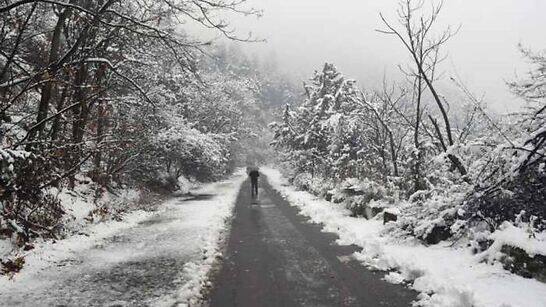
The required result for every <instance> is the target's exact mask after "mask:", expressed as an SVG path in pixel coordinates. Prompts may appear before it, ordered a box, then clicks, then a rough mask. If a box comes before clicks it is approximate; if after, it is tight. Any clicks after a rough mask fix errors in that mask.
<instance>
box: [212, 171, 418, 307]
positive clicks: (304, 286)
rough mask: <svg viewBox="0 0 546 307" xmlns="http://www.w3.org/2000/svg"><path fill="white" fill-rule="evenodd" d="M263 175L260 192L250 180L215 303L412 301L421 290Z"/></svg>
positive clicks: (215, 306)
mask: <svg viewBox="0 0 546 307" xmlns="http://www.w3.org/2000/svg"><path fill="white" fill-rule="evenodd" d="M260 178H261V180H260V181H261V182H260V184H261V186H260V195H259V197H258V198H252V197H251V193H250V183H249V182H246V183H245V184H244V185H243V189H242V190H241V192H240V194H239V196H238V199H237V205H236V209H235V217H234V220H233V222H232V230H231V235H230V238H229V241H228V242H227V251H226V256H225V258H224V262H223V264H222V267H221V269H220V270H219V272H218V273H217V275H216V276H215V277H214V278H213V284H214V288H213V290H212V292H211V293H210V300H209V303H210V305H211V306H212V307H230V306H241V307H247V306H248V307H258V306H261V307H268V306H317V307H318V306H410V305H411V302H412V301H413V300H414V299H415V298H416V295H417V293H415V292H413V291H411V290H409V289H407V288H406V287H404V286H401V285H394V284H390V283H387V282H385V281H383V280H382V277H383V276H384V273H381V272H373V271H370V270H368V269H366V268H365V267H364V266H362V265H361V264H359V263H358V262H357V261H355V260H353V259H352V257H351V255H352V254H353V253H354V252H355V251H357V250H358V248H357V247H355V246H339V245H337V244H335V240H336V239H337V236H336V235H334V234H331V233H324V232H321V226H320V225H316V224H311V223H307V222H306V221H307V220H306V218H304V217H303V216H300V215H298V209H297V208H295V207H292V206H290V205H289V204H288V203H287V201H286V200H284V199H283V198H282V196H281V195H280V194H278V193H277V192H276V191H274V190H273V189H272V188H271V186H270V185H269V184H268V183H266V182H265V181H266V178H265V176H262V177H260Z"/></svg>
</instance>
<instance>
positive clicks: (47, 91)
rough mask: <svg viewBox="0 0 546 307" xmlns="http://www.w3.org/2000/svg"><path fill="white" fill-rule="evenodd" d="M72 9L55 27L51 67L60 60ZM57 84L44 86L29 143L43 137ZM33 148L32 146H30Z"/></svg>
mask: <svg viewBox="0 0 546 307" xmlns="http://www.w3.org/2000/svg"><path fill="white" fill-rule="evenodd" d="M70 12H71V9H70V8H65V9H64V10H63V11H62V13H61V14H60V15H59V19H58V20H57V24H56V25H55V29H54V31H53V37H52V38H51V47H50V49H49V60H48V63H47V65H48V66H49V65H51V64H53V63H55V62H56V61H57V60H58V59H59V51H60V49H61V33H62V30H63V27H64V23H65V21H66V19H67V18H68V16H69V15H70ZM46 78H52V79H54V76H52V75H48V76H46ZM54 86H55V82H54V81H53V80H50V81H48V82H46V83H45V84H44V85H43V86H42V96H41V97H40V103H39V104H38V116H37V118H36V123H40V124H39V126H38V127H37V128H36V130H34V131H32V132H31V134H30V135H29V137H28V141H29V142H32V141H33V140H34V138H35V137H36V135H38V136H39V137H42V135H43V131H44V128H45V122H42V121H43V120H44V119H46V118H47V113H48V109H49V102H50V100H51V97H52V95H53V90H54ZM28 146H31V145H28Z"/></svg>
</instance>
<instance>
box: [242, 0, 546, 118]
mask: <svg viewBox="0 0 546 307" xmlns="http://www.w3.org/2000/svg"><path fill="white" fill-rule="evenodd" d="M249 3H250V5H251V6H253V7H256V8H260V9H263V11H264V17H262V18H260V19H258V20H256V19H255V18H237V19H236V20H235V21H234V22H232V24H233V25H234V26H235V27H236V28H237V30H239V31H240V33H245V34H246V33H247V32H248V31H252V32H253V34H255V35H256V36H258V37H262V38H265V39H267V43H265V44H259V45H256V44H254V45H245V46H243V48H244V49H245V50H247V51H248V52H249V53H251V54H252V53H257V54H259V55H260V56H261V57H263V58H266V59H268V58H269V59H271V58H273V57H274V58H275V59H276V61H277V62H278V67H279V69H280V70H282V71H285V72H286V73H287V74H289V75H290V76H292V77H293V78H298V79H306V78H309V77H310V76H312V73H313V71H314V70H315V69H320V68H321V66H322V65H323V63H324V62H325V61H329V62H333V63H335V64H336V65H337V66H338V68H340V70H341V71H342V72H343V73H344V74H345V75H347V76H349V77H352V78H355V79H357V80H358V82H359V84H360V85H361V86H362V87H367V88H373V87H378V86H380V84H381V81H382V78H383V76H384V75H386V77H387V78H388V79H390V80H396V79H397V78H399V77H400V75H401V74H400V72H399V70H398V68H397V65H398V64H404V63H409V62H408V60H409V58H408V55H407V54H406V53H405V52H404V49H403V48H402V46H401V45H400V43H399V42H398V41H396V40H395V38H394V37H392V36H388V35H384V34H381V33H378V32H376V31H375V29H378V28H381V27H382V26H381V22H380V19H379V16H378V14H379V12H383V13H384V14H385V15H386V16H387V17H390V19H391V20H393V21H394V20H395V19H394V17H395V15H394V14H395V9H396V7H397V0H249ZM545 13H546V1H545V0H446V5H445V7H444V9H443V12H442V15H441V17H442V18H441V19H440V21H441V23H442V24H451V25H455V26H457V25H461V26H462V28H461V30H460V32H459V33H458V34H457V36H455V37H454V38H453V39H452V41H451V42H450V43H449V44H448V45H447V46H446V47H445V48H444V50H445V51H446V52H448V54H449V58H448V59H447V61H445V62H444V63H443V64H442V66H441V68H442V70H443V71H445V72H446V76H445V79H447V78H449V77H450V76H452V75H453V73H454V71H455V69H456V71H457V72H458V73H459V75H460V76H461V78H462V80H463V81H464V82H465V83H466V84H467V85H468V86H469V87H470V89H471V90H472V91H473V92H475V93H476V94H478V96H481V95H482V94H484V95H485V97H486V101H487V102H488V104H489V105H490V106H491V107H492V108H493V109H495V110H497V111H499V112H506V111H512V110H514V109H515V106H516V105H517V104H521V102H517V101H516V99H515V98H514V97H513V96H512V95H511V94H510V93H509V92H508V90H507V87H506V85H505V81H507V80H512V79H513V78H514V77H515V75H516V73H518V74H519V75H522V74H524V73H525V72H526V69H527V67H528V66H527V65H526V62H525V61H524V59H523V58H522V57H521V55H520V53H519V52H518V50H517V44H518V43H522V44H523V45H525V46H527V47H530V48H532V49H534V50H540V49H546V34H545V30H546V17H545Z"/></svg>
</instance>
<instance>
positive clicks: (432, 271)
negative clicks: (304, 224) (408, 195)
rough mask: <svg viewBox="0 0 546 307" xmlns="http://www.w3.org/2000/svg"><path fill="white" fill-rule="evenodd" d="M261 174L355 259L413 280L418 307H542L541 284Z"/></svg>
mask: <svg viewBox="0 0 546 307" xmlns="http://www.w3.org/2000/svg"><path fill="white" fill-rule="evenodd" d="M261 171H262V172H263V173H264V174H265V175H267V177H268V179H269V182H270V184H271V185H272V186H273V188H274V189H276V190H277V191H279V192H280V193H281V194H282V195H283V196H284V197H285V198H286V199H287V200H288V201H289V202H290V203H291V204H292V205H293V206H296V207H298V208H299V209H300V210H301V214H303V215H305V216H308V217H310V219H311V221H312V222H315V223H322V224H323V225H324V226H323V227H324V229H323V230H324V231H327V232H334V233H337V234H338V235H339V237H340V238H339V240H338V243H339V244H356V245H358V246H360V247H362V248H363V250H362V252H358V253H355V257H356V258H357V259H358V260H360V261H362V262H363V263H364V264H365V265H367V266H370V267H374V268H377V269H381V270H392V269H394V270H397V271H398V274H399V275H392V273H391V274H389V275H388V276H390V277H386V279H387V280H388V281H393V280H396V281H399V282H400V281H402V279H404V280H406V281H409V282H413V285H412V288H413V289H415V290H417V291H419V292H421V294H420V295H419V297H418V302H417V304H418V305H421V306H461V307H464V306H469V307H470V306H473V307H481V306H484V307H485V306H512V307H517V306H520V307H544V306H546V284H544V283H541V282H539V281H536V280H533V279H525V278H523V277H520V276H517V275H514V274H511V273H510V272H508V271H506V270H504V269H503V268H502V266H501V265H500V264H499V263H494V264H486V263H483V262H481V261H480V260H481V257H480V255H472V253H471V252H470V250H469V249H464V248H453V247H450V246H449V245H447V244H444V245H442V244H438V245H434V246H428V247H427V246H424V245H422V244H421V243H419V242H418V241H417V240H409V239H408V240H401V239H397V238H394V237H392V236H390V235H389V234H388V233H386V232H385V231H384V230H385V228H384V226H383V223H382V221H380V220H378V219H372V220H366V219H359V218H353V217H350V212H349V210H347V209H345V208H343V207H342V206H340V205H335V204H333V203H331V202H328V201H326V200H323V199H319V198H317V197H316V196H314V195H312V194H310V193H308V192H304V191H297V190H296V189H295V188H293V187H291V186H289V185H288V182H287V180H286V179H285V178H283V176H282V175H281V173H280V172H279V171H277V170H275V169H272V168H268V167H262V168H261ZM507 229H508V228H507ZM501 233H502V234H498V235H497V236H498V237H499V238H500V237H502V238H504V239H505V240H507V241H510V242H519V244H520V246H523V247H526V246H525V244H523V242H525V240H523V237H522V236H521V234H516V233H515V232H514V230H513V229H512V230H506V229H505V230H504V231H503V232H501ZM526 248H529V247H528V246H527V247H526ZM533 248H536V247H533ZM541 250H542V249H541V248H539V249H538V250H535V251H536V252H538V251H541Z"/></svg>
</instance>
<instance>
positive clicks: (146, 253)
mask: <svg viewBox="0 0 546 307" xmlns="http://www.w3.org/2000/svg"><path fill="white" fill-rule="evenodd" d="M244 179H245V176H244V174H243V173H238V174H236V175H235V176H234V177H232V178H231V179H230V180H227V181H224V182H219V183H214V184H209V185H205V186H203V187H202V188H201V189H199V190H198V191H196V193H199V194H201V195H202V196H201V197H198V198H197V199H193V200H192V199H187V198H175V199H172V200H169V201H167V202H166V203H165V204H164V205H163V206H162V209H161V210H160V211H159V212H156V213H155V214H153V215H152V216H150V217H144V218H143V217H142V215H138V216H140V218H139V217H135V218H134V219H135V220H134V223H132V224H131V223H130V222H129V223H128V222H125V223H128V225H129V226H128V227H121V228H120V229H119V230H117V231H113V233H111V234H109V235H107V236H101V234H100V233H96V234H91V235H90V237H88V238H87V239H85V240H87V243H86V244H82V242H81V240H73V243H74V244H70V243H64V242H61V243H60V245H59V246H55V245H56V244H53V245H52V246H53V248H51V247H52V246H50V248H49V249H44V251H43V253H40V251H38V252H37V255H33V256H31V257H29V259H31V263H32V262H34V263H33V264H34V265H29V268H28V269H24V270H23V271H22V272H21V273H20V274H18V275H17V276H16V277H15V278H14V280H7V279H6V278H3V279H0V305H2V306H16V305H21V306H51V305H64V306H66V305H68V306H129V305H130V306H135V305H136V306H140V305H160V306H161V305H168V306H170V305H173V304H181V305H184V304H186V303H187V302H188V300H192V299H195V298H197V297H199V295H200V291H201V289H202V285H203V283H205V282H206V277H207V274H208V272H209V270H210V268H211V266H212V265H213V263H214V261H215V257H216V256H217V254H218V247H219V246H218V242H219V239H221V238H222V236H223V235H224V234H225V226H226V224H225V222H226V219H228V218H229V217H230V216H231V213H232V208H233V204H234V201H235V198H236V197H237V193H238V191H239V187H240V185H241V183H242V182H243V180H244ZM111 226H112V227H116V225H111ZM103 230H104V231H107V230H108V229H103ZM80 239H82V238H80ZM69 241H70V240H69ZM76 242H78V243H76ZM55 249H57V251H55ZM59 249H64V250H63V253H62V255H63V256H62V257H58V256H57V257H51V254H52V253H53V254H55V253H56V252H57V253H58V252H59V251H58V250H59Z"/></svg>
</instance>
